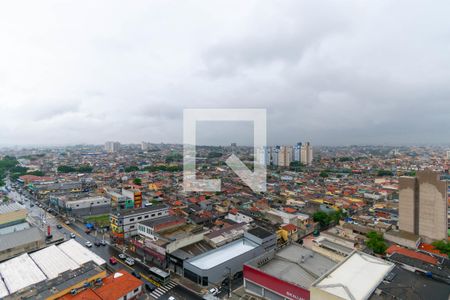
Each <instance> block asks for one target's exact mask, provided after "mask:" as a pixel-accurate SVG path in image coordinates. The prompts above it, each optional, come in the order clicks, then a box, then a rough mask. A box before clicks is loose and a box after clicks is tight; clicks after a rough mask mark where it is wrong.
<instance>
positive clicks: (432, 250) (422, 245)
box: [419, 243, 448, 257]
mask: <svg viewBox="0 0 450 300" xmlns="http://www.w3.org/2000/svg"><path fill="white" fill-rule="evenodd" d="M419 249H420V250H423V251H426V252H430V253H433V254H436V255H440V256H444V257H448V255H447V254H445V253H442V252H441V251H439V250H437V249H436V248H435V247H434V246H433V245H431V244H426V243H420V245H419Z"/></svg>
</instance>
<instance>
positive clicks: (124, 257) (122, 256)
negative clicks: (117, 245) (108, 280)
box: [119, 253, 127, 260]
mask: <svg viewBox="0 0 450 300" xmlns="http://www.w3.org/2000/svg"><path fill="white" fill-rule="evenodd" d="M119 258H120V259H123V260H124V259H126V258H127V256H126V255H125V254H123V253H119Z"/></svg>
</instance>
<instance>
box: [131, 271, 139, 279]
mask: <svg viewBox="0 0 450 300" xmlns="http://www.w3.org/2000/svg"><path fill="white" fill-rule="evenodd" d="M131 275H133V276H134V277H136V278H137V279H141V274H139V273H138V272H136V271H134V270H133V271H132V272H131Z"/></svg>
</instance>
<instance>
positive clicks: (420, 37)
mask: <svg viewBox="0 0 450 300" xmlns="http://www.w3.org/2000/svg"><path fill="white" fill-rule="evenodd" d="M439 3H440V4H439V5H433V6H430V5H424V4H422V3H420V2H419V1H413V2H410V1H408V2H397V3H395V4H393V3H390V2H387V1H378V2H376V3H365V4H364V5H360V4H359V3H358V2H356V1H351V2H348V3H346V4H345V5H341V4H339V5H338V4H337V3H334V2H332V1H329V2H328V1H326V2H323V3H320V4H319V3H309V2H305V1H287V2H285V3H284V4H283V5H279V4H278V3H275V2H268V3H266V4H265V5H263V6H261V5H259V4H258V3H257V2H254V1H249V2H246V3H241V2H239V4H238V2H235V3H227V4H223V3H219V2H216V3H213V2H208V3H201V4H200V3H197V4H194V5H193V6H189V5H188V4H185V3H183V2H179V3H178V4H179V5H176V6H175V7H176V8H175V9H174V7H172V6H171V5H169V4H164V3H159V2H151V3H136V4H134V5H129V6H126V7H123V6H122V5H119V4H118V3H117V2H113V3H111V2H109V1H108V2H102V1H100V2H98V3H97V4H92V9H90V10H86V9H84V8H83V7H82V6H81V5H77V4H67V5H66V6H62V5H61V6H58V5H53V4H51V3H48V2H47V3H43V4H39V5H38V4H36V3H30V12H29V13H24V12H23V11H22V7H21V6H20V5H19V4H17V3H14V2H7V3H2V4H1V6H0V25H1V27H2V28H7V29H8V28H9V29H11V30H1V31H0V38H1V39H2V41H3V42H2V44H3V47H2V48H1V49H0V69H1V73H0V103H1V108H2V109H1V110H0V126H1V127H2V130H1V131H0V144H1V145H5V144H8V145H11V144H67V143H101V142H100V141H102V142H103V141H105V140H110V139H113V140H121V141H123V142H131V141H135V142H139V141H141V140H147V139H151V140H154V141H155V142H161V141H164V142H173V143H176V142H178V143H179V142H181V140H182V138H181V136H182V111H183V109H185V108H266V109H267V116H268V139H269V142H270V143H271V144H287V143H292V142H295V141H291V140H290V135H291V133H292V132H295V133H296V134H295V135H296V136H301V137H302V138H303V139H305V140H311V141H313V142H314V144H316V145H319V144H328V145H335V144H339V145H348V144H355V143H356V144H360V143H363V144H380V143H382V144H384V143H387V144H391V143H399V144H407V145H410V144H416V143H424V144H427V143H440V142H441V141H442V136H445V134H446V133H447V132H448V131H449V129H450V127H449V126H450V124H449V123H448V122H447V120H448V116H449V115H450V107H449V105H448V98H449V95H450V91H449V86H450V82H449V78H450V76H449V71H448V68H447V66H448V65H449V64H450V61H449V56H448V54H446V53H447V52H446V51H444V50H443V49H447V48H448V39H446V38H444V37H446V36H448V35H449V30H450V29H449V28H450V26H446V25H448V18H447V14H446V13H445V12H446V11H448V10H449V5H450V4H449V3H447V2H445V1H439ZM103 5H107V6H108V14H102V13H100V14H98V13H96V12H97V11H99V10H100V9H101V8H102V7H103ZM236 5H238V7H239V10H238V11H239V13H237V12H236V9H235V8H236V7H237V6H236ZM324 6H325V7H327V9H326V10H324V9H323V7H324ZM405 7H408V13H405ZM445 8H447V9H445ZM102 11H103V10H102ZM186 12H189V13H186ZM269 12H270V13H269ZM161 16H165V17H161ZM417 20H426V21H424V22H417ZM56 23H57V24H61V25H60V26H53V24H56ZM11 24H15V25H14V26H12V25H11ZM75 24H76V25H75ZM393 28H395V30H393ZM44 32H45V34H43V33H44ZM399 36H401V38H399ZM75 45H76V46H75ZM418 58H420V59H418ZM244 127H245V126H244ZM235 128H236V127H231V129H230V130H228V133H229V135H230V136H232V135H234V136H233V139H234V141H236V142H237V143H239V144H244V142H243V141H245V139H246V138H247V137H246V136H245V135H244V136H241V134H240V133H241V132H243V133H245V132H246V131H247V130H236V129H235ZM224 132H225V133H226V130H225V129H224ZM225 136H226V134H225ZM209 138H210V143H211V144H217V143H224V144H228V143H229V142H231V141H225V140H224V139H225V137H224V138H222V140H221V139H220V138H219V135H217V136H216V137H214V136H210V137H209Z"/></svg>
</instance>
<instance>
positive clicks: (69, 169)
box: [57, 165, 77, 173]
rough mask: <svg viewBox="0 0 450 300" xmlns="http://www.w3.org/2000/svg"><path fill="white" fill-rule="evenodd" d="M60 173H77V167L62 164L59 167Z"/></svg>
mask: <svg viewBox="0 0 450 300" xmlns="http://www.w3.org/2000/svg"><path fill="white" fill-rule="evenodd" d="M57 170H58V173H75V172H76V171H77V169H75V168H74V167H72V166H66V165H61V166H58V168H57Z"/></svg>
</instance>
